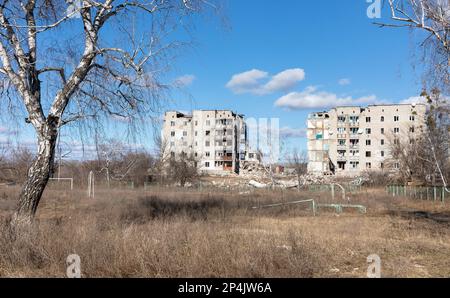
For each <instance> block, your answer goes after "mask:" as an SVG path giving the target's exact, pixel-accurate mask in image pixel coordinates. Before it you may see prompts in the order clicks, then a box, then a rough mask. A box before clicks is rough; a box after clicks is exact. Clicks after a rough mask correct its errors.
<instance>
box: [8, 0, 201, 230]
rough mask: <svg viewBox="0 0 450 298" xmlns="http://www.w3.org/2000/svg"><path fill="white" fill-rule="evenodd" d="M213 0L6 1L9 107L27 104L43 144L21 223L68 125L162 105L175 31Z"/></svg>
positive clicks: (24, 195) (30, 212) (132, 115)
mask: <svg viewBox="0 0 450 298" xmlns="http://www.w3.org/2000/svg"><path fill="white" fill-rule="evenodd" d="M77 4H79V5H77ZM205 4H207V5H209V2H206V1H204V0H123V1H119V0H103V1H100V0H95V1H94V0H80V1H70V2H69V3H67V2H66V1H63V0H26V1H25V0H14V1H12V0H1V1H0V61H1V64H0V75H1V76H2V84H1V87H2V89H3V91H4V90H5V89H7V90H8V92H3V94H5V95H7V96H8V99H9V104H8V105H7V106H10V104H11V103H12V104H18V105H16V106H19V107H23V108H24V111H25V113H26V115H27V116H26V123H29V124H31V125H32V126H33V128H34V131H35V132H36V136H37V145H38V150H37V152H38V153H37V158H36V159H35V161H34V162H33V164H32V165H31V167H30V168H29V171H28V179H27V181H26V182H25V184H24V186H23V189H22V191H21V194H20V196H19V203H18V208H17V211H16V213H15V216H14V221H13V222H15V223H19V222H25V223H27V222H31V220H32V219H33V217H34V214H35V212H36V209H37V207H38V204H39V201H40V199H41V196H42V193H43V191H44V189H45V187H46V185H47V182H48V179H49V177H50V175H51V173H52V170H53V169H52V168H53V161H54V156H55V144H56V139H57V136H58V133H59V129H60V128H61V127H62V126H64V125H66V124H68V123H72V122H74V121H77V120H89V121H94V120H96V121H99V120H100V119H102V116H103V117H110V116H111V115H113V116H116V117H121V118H123V119H136V118H138V117H140V116H141V117H142V115H146V114H148V113H150V112H152V111H154V108H155V105H157V103H158V99H159V98H160V95H161V92H162V91H163V90H164V89H165V88H166V87H167V86H165V85H164V84H162V83H161V81H160V79H159V78H160V74H161V73H162V71H164V70H167V68H168V65H169V64H168V62H169V61H168V60H169V59H171V54H170V53H172V52H171V51H172V50H173V49H174V48H176V47H178V46H179V45H180V41H174V38H171V36H172V35H171V34H172V33H173V32H176V30H177V28H179V27H180V25H181V26H184V24H185V23H186V22H184V20H185V19H186V18H187V17H189V16H190V15H192V14H194V13H197V12H199V11H200V10H202V8H203V7H204V5H205ZM108 32H109V33H108ZM44 81H45V82H47V84H44V83H43V82H44ZM43 89H44V90H45V92H44V90H43ZM45 109H46V111H44V110H45Z"/></svg>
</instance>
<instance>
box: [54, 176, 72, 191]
mask: <svg viewBox="0 0 450 298" xmlns="http://www.w3.org/2000/svg"><path fill="white" fill-rule="evenodd" d="M49 180H51V181H69V182H70V190H73V178H49Z"/></svg>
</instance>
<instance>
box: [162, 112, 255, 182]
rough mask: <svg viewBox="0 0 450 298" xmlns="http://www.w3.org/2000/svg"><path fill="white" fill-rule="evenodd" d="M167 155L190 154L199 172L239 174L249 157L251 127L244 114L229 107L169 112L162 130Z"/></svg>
mask: <svg viewBox="0 0 450 298" xmlns="http://www.w3.org/2000/svg"><path fill="white" fill-rule="evenodd" d="M162 139H163V142H164V148H163V150H164V155H165V156H170V157H172V158H179V157H180V156H183V155H188V156H190V157H192V158H193V160H195V163H196V165H197V168H198V169H199V171H201V172H204V173H209V174H225V173H239V171H240V167H241V163H242V161H243V160H244V159H245V154H246V147H247V128H246V125H245V122H244V116H243V115H239V114H236V113H234V112H232V111H229V110H194V111H192V114H189V115H188V114H183V113H180V112H177V111H169V112H166V113H165V115H164V124H163V130H162Z"/></svg>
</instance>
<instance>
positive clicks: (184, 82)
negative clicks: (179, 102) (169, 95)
mask: <svg viewBox="0 0 450 298" xmlns="http://www.w3.org/2000/svg"><path fill="white" fill-rule="evenodd" d="M195 79H196V77H195V76H194V75H184V76H181V77H178V78H176V79H175V85H177V86H178V87H188V86H190V85H192V83H194V81H195Z"/></svg>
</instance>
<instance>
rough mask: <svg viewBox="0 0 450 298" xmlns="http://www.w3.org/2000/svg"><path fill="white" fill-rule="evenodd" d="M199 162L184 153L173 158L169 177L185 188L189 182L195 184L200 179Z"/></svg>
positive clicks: (170, 163)
mask: <svg viewBox="0 0 450 298" xmlns="http://www.w3.org/2000/svg"><path fill="white" fill-rule="evenodd" d="M197 163H198V160H197V159H196V158H195V157H194V156H193V155H192V154H187V153H184V152H182V153H181V154H179V156H176V157H175V156H171V157H170V159H169V164H168V168H167V171H168V176H169V178H170V179H171V180H173V181H176V182H178V183H180V185H181V186H182V187H183V186H185V185H186V183H187V182H191V183H192V182H194V181H195V180H196V179H197V177H198V167H197Z"/></svg>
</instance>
